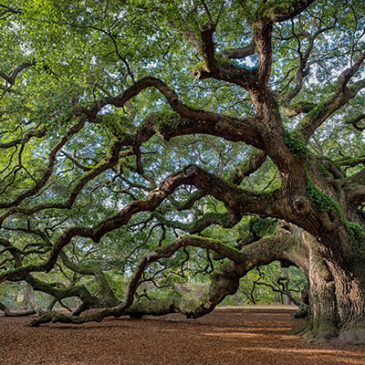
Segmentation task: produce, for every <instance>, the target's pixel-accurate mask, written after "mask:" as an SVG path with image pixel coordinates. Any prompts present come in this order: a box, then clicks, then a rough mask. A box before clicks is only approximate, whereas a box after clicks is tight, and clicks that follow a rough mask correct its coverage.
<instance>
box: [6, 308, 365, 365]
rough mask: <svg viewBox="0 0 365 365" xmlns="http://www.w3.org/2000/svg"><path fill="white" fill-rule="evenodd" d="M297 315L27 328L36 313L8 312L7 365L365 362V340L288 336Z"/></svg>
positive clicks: (234, 314)
mask: <svg viewBox="0 0 365 365" xmlns="http://www.w3.org/2000/svg"><path fill="white" fill-rule="evenodd" d="M292 315H293V310H291V309H277V308H274V309H268V308H261V309H257V308H254V309H252V308H249V309H247V308H245V309H242V308H222V309H217V310H215V311H214V312H213V313H211V314H209V315H207V316H205V317H203V318H199V319H196V320H187V319H185V318H184V317H182V316H180V315H169V316H165V317H163V318H153V317H145V318H143V319H140V320H132V319H129V318H127V317H122V318H120V319H118V320H116V319H107V320H104V321H103V322H101V323H89V324H84V325H82V326H76V325H62V324H48V325H43V326H41V327H39V328H27V327H23V324H24V323H26V322H27V321H29V318H6V317H0V364H1V365H16V364H19V365H20V364H21V365H28V364H47V365H48V364H52V365H64V364H65V365H66V364H67V365H94V364H95V365H114V364H126V365H129V364H131V365H132V364H146V365H147V364H148V365H152V364H158V365H164V364H174V365H180V364H184V365H190V364H196V365H200V364H201V365H203V364H204V365H210V364H217V365H218V364H219V365H223V364H240V365H242V364H245V365H253V364H260V365H274V364H275V365H307V364H308V365H309V364H310V365H323V364H326V365H337V364H338V365H347V364H351V365H355V364H358V365H364V364H365V346H340V345H338V344H336V343H331V344H327V345H318V344H308V343H306V341H305V340H304V339H302V338H301V337H299V336H289V335H287V331H288V330H289V329H290V328H291V327H293V326H295V325H298V324H300V322H298V321H294V320H293V319H292ZM0 316H1V314H0Z"/></svg>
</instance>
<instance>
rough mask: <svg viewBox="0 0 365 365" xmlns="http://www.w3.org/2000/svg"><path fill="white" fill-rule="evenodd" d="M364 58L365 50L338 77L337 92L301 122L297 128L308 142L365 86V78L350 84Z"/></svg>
mask: <svg viewBox="0 0 365 365" xmlns="http://www.w3.org/2000/svg"><path fill="white" fill-rule="evenodd" d="M364 60H365V52H363V53H362V54H360V56H359V57H358V59H357V61H356V62H355V63H354V64H353V65H352V66H351V67H349V68H347V69H346V70H345V71H343V72H342V73H341V75H340V76H339V77H338V79H337V84H336V92H335V93H334V94H333V96H332V97H331V98H329V99H328V100H327V101H326V102H325V103H322V104H319V105H317V106H316V107H315V108H314V109H313V110H312V111H310V112H309V113H307V115H306V116H305V117H304V118H303V119H302V121H301V122H300V123H299V125H298V127H297V128H296V129H297V130H298V132H300V133H301V134H302V135H303V136H304V139H305V141H306V142H307V141H308V140H309V138H310V137H311V135H312V134H313V133H314V131H315V130H316V129H317V128H318V127H319V126H321V125H322V123H324V122H325V121H326V120H327V119H328V118H329V117H330V116H331V115H332V114H333V113H334V112H336V111H337V110H338V109H339V108H341V107H342V106H343V105H345V104H346V103H347V102H348V101H349V100H350V99H352V98H353V97H355V96H356V95H357V93H358V92H359V91H360V90H361V89H363V88H364V87H365V80H360V81H356V82H353V83H352V84H350V85H348V82H349V81H350V79H351V77H352V76H354V75H355V73H356V72H357V71H358V70H359V68H360V66H361V65H362V63H363V61H364Z"/></svg>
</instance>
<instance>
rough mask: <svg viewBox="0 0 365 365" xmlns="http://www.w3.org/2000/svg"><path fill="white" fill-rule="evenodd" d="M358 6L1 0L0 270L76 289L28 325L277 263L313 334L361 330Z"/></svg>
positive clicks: (210, 294)
mask: <svg viewBox="0 0 365 365" xmlns="http://www.w3.org/2000/svg"><path fill="white" fill-rule="evenodd" d="M362 5H363V4H362V3H361V2H360V1H346V2H341V1H340V2H338V1H336V2H335V1H309V0H308V1H307V0H301V1H289V0H281V1H259V2H256V1H255V2H253V1H238V0H237V1H233V0H232V1H229V0H227V1H214V0H212V1H209V2H208V1H203V0H199V1H198V0H196V1H193V2H185V1H181V2H174V1H160V2H155V1H148V0H146V1H133V2H128V1H122V2H115V1H103V2H100V1H86V2H75V1H63V2H54V1H49V0H37V1H36V0H24V1H16V2H14V1H12V2H11V3H6V2H3V3H2V5H1V13H0V14H1V15H0V17H1V21H2V24H3V27H2V33H3V42H2V44H1V51H2V52H1V65H2V66H1V70H2V71H1V73H0V76H1V77H2V79H3V83H2V86H1V88H2V95H1V111H0V114H1V128H2V130H1V144H0V148H1V152H2V157H1V201H0V209H2V211H1V216H0V222H1V241H0V242H1V245H2V247H3V250H2V256H4V259H3V261H2V264H1V265H2V272H1V273H0V281H5V280H10V281H22V280H25V281H27V282H28V283H30V284H31V285H32V287H33V288H34V289H36V290H41V291H43V292H46V293H49V294H51V295H52V296H53V297H55V298H56V299H57V300H62V299H63V298H65V297H70V296H75V295H76V296H78V297H79V298H80V299H81V301H82V303H81V306H80V307H79V308H78V309H77V310H76V313H75V314H74V315H73V316H66V315H61V314H59V313H57V312H50V313H48V314H46V315H45V316H42V317H40V318H39V320H36V321H35V322H33V324H34V325H35V324H39V323H44V322H47V321H50V320H53V321H62V322H71V323H83V322H86V321H90V320H101V319H102V318H104V317H105V316H109V315H115V316H118V315H121V314H125V313H129V314H130V315H134V316H139V315H143V314H147V313H149V314H156V315H158V314H165V313H169V312H176V311H177V312H182V313H185V314H186V315H188V316H192V317H196V316H199V315H203V314H205V313H207V312H209V311H211V310H212V309H213V308H214V307H215V306H216V305H217V304H218V303H219V302H221V301H222V300H223V298H224V297H225V296H226V295H228V294H233V293H234V292H235V291H236V290H237V287H238V284H239V279H240V278H241V277H242V276H244V275H245V274H246V273H247V272H248V271H249V270H251V269H253V268H254V267H257V266H259V265H264V264H268V263H270V262H272V261H274V260H280V261H282V262H283V263H284V265H285V264H288V262H290V263H293V264H294V265H296V266H298V267H299V268H300V269H301V270H302V271H303V273H304V274H305V275H306V276H307V277H308V279H309V284H310V288H309V294H310V295H309V299H310V300H309V304H310V318H309V321H308V323H307V327H306V328H305V329H304V334H305V336H306V337H307V338H309V339H316V340H322V339H327V338H331V337H335V336H337V335H339V336H340V337H341V339H342V340H343V341H347V342H352V343H359V342H363V341H364V338H365V323H364V320H365V319H364V311H365V295H364V290H365V272H364V269H363V268H364V258H365V256H364V255H365V253H364V250H365V246H364V244H365V242H364V241H365V238H364V237H365V234H364V216H363V204H364V192H365V186H364V177H365V169H364V167H363V164H364V144H363V141H362V131H363V124H362V122H363V118H364V114H363V106H364V105H363V103H364V101H363V95H362V94H361V90H362V89H363V87H364V86H365V83H364V80H363V79H362V75H363V73H364V70H363V61H364V58H365V53H364V42H363V40H364V32H363V29H364V16H363V6H362ZM337 14H341V18H339V17H337ZM250 217H251V218H250ZM217 226H218V227H221V228H217ZM184 232H185V233H187V234H188V235H183V233H184ZM212 252H213V253H214V255H215V256H213V255H212ZM212 257H213V258H212ZM51 271H52V272H51ZM49 272H51V274H52V275H55V274H59V275H62V276H63V277H64V280H65V284H64V283H62V284H61V285H60V279H59V278H57V281H58V282H51V281H50V276H48V275H43V274H41V273H49ZM132 272H133V275H131V273H132ZM186 272H191V273H192V274H189V275H190V276H191V275H194V273H197V274H196V275H203V274H204V273H206V274H209V275H210V280H211V282H210V285H209V288H208V289H207V292H204V293H203V295H201V296H200V297H199V299H191V298H188V299H186V298H184V297H179V295H178V294H176V292H178V289H179V285H180V287H181V285H182V284H183V281H184V280H188V279H189V277H187V276H189V275H187V274H185V273H186ZM179 273H180V275H179ZM171 275H173V276H177V277H179V280H181V281H182V282H180V283H179V282H176V281H175V280H171V278H170V277H171ZM90 277H91V278H93V279H92V280H91V281H90V279H88V278H90ZM126 278H129V284H128V287H127V290H126V293H125V295H124V296H123V294H122V293H120V296H118V290H119V292H120V291H121V290H120V288H121V286H120V284H119V285H117V284H115V283H118V281H122V282H124V280H125V279H126ZM179 280H178V281H179ZM147 282H150V283H152V284H153V285H154V286H156V287H158V286H165V285H170V286H171V285H173V288H172V289H171V290H172V292H171V293H170V297H169V298H168V299H159V298H154V299H156V300H149V299H148V296H149V294H148V292H147V290H148V285H147V284H146V283H147ZM177 284H179V285H177ZM118 287H119V289H118ZM138 291H139V292H138ZM136 292H137V293H139V296H140V297H141V296H144V297H145V298H144V299H145V300H141V301H139V302H136V303H135V304H133V299H134V297H135V294H136ZM116 293H117V295H116ZM172 294H176V295H177V296H173V297H172V296H171V295H172ZM120 299H122V301H121V302H119V300H120ZM91 307H103V308H104V309H102V310H101V311H99V312H97V313H95V314H93V315H86V316H76V315H77V314H80V313H81V312H82V311H84V310H85V309H87V308H91Z"/></svg>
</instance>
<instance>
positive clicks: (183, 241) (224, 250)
mask: <svg viewBox="0 0 365 365" xmlns="http://www.w3.org/2000/svg"><path fill="white" fill-rule="evenodd" d="M186 246H193V247H200V248H207V249H210V250H212V251H214V252H216V253H218V254H219V255H222V256H225V257H228V258H229V259H230V260H232V261H233V262H235V263H241V262H243V261H244V259H245V257H244V255H243V254H242V253H240V252H239V251H237V250H236V249H234V248H231V247H229V246H226V245H223V244H221V243H220V242H219V241H217V240H213V239H210V238H203V237H197V236H182V237H180V238H178V239H177V240H175V241H174V242H172V243H170V244H168V245H166V246H164V247H161V248H158V249H155V250H154V251H151V252H149V253H147V254H145V255H144V256H143V257H142V259H141V260H140V261H139V263H138V265H137V267H136V269H135V272H134V274H133V276H132V278H131V280H130V281H129V284H128V287H127V291H126V298H125V300H124V301H123V302H122V303H121V304H120V305H118V306H116V307H112V308H105V309H102V310H100V311H99V312H96V313H93V314H89V315H85V316H82V317H75V316H68V315H65V314H61V313H58V312H50V313H47V314H45V315H44V316H41V317H40V318H38V319H35V320H34V321H32V322H30V323H29V326H38V325H39V324H42V323H47V322H50V321H53V322H61V323H77V324H81V323H86V322H91V321H98V322H99V321H101V320H102V319H103V318H105V317H110V316H114V317H118V316H120V315H122V314H124V313H125V311H126V310H127V309H128V308H129V307H130V306H131V305H132V303H133V299H134V295H135V292H136V290H137V288H138V284H139V281H140V279H141V277H142V274H143V272H144V270H145V269H146V267H147V266H148V265H150V263H151V262H155V261H157V260H158V259H160V258H163V257H164V258H167V257H170V256H172V255H173V254H174V253H175V252H176V251H177V250H179V249H180V248H181V247H186Z"/></svg>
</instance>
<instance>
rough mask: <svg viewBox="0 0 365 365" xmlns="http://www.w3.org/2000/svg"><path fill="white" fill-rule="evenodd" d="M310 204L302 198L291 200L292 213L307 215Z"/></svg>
mask: <svg viewBox="0 0 365 365" xmlns="http://www.w3.org/2000/svg"><path fill="white" fill-rule="evenodd" d="M310 207H311V204H310V202H309V200H308V199H306V198H304V197H303V196H297V197H295V198H294V199H293V211H294V213H295V214H297V215H304V214H307V213H308V212H309V210H310Z"/></svg>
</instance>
